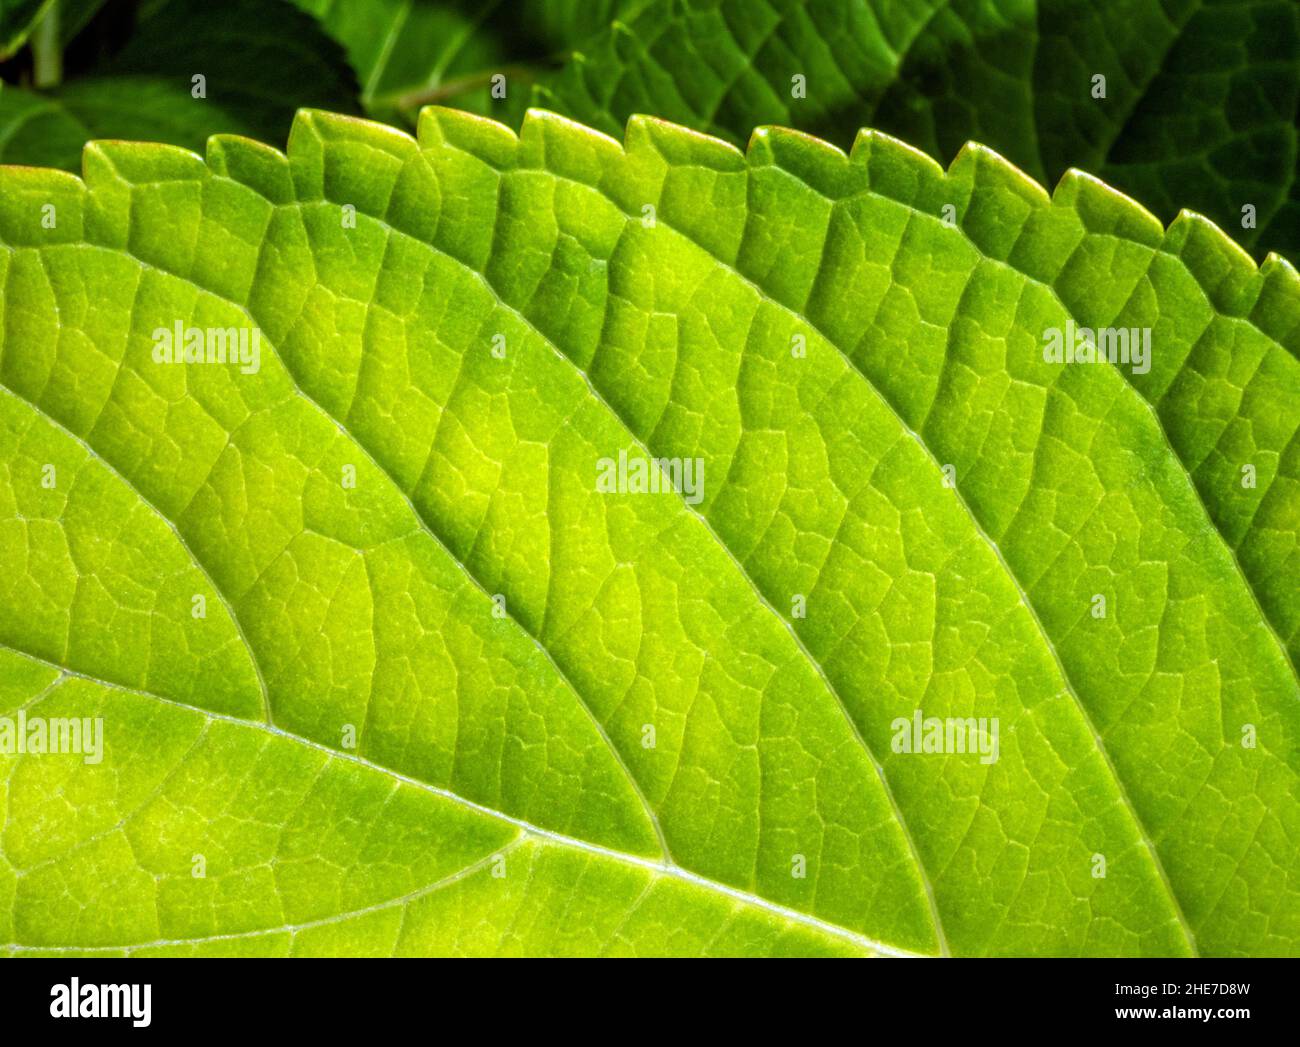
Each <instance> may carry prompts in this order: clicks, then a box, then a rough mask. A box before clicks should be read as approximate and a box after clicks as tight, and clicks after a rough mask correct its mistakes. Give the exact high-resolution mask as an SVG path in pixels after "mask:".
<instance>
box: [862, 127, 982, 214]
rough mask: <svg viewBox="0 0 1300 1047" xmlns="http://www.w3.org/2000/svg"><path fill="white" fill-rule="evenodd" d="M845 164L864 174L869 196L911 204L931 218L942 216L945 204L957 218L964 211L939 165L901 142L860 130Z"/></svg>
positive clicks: (897, 139) (918, 150) (890, 137)
mask: <svg viewBox="0 0 1300 1047" xmlns="http://www.w3.org/2000/svg"><path fill="white" fill-rule="evenodd" d="M849 163H850V164H852V165H853V166H854V167H858V168H861V169H862V170H863V171H865V172H866V178H867V188H868V189H869V190H871V191H873V192H876V193H878V194H881V195H884V196H888V197H890V198H891V199H895V200H908V201H911V202H912V206H915V207H917V208H919V209H921V210H924V211H927V212H929V213H932V214H942V213H943V207H944V206H945V205H946V204H952V205H953V206H954V207H955V208H956V212H957V216H958V217H959V216H960V215H961V212H962V211H964V210H965V207H966V200H965V198H964V197H962V198H961V199H957V198H956V197H955V196H954V194H953V193H952V192H951V191H950V190H949V188H948V184H949V183H948V173H947V172H946V171H945V170H944V169H943V165H942V164H940V163H939V162H938V161H937V160H935V159H934V158H933V157H932V156H930V154H929V153H925V152H922V151H921V150H920V149H916V148H914V147H913V146H911V145H908V143H907V142H904V141H903V140H902V139H901V138H895V137H894V136H893V135H889V134H885V132H883V131H877V130H875V129H874V128H871V127H864V128H862V130H860V131H859V132H858V134H857V137H856V138H854V140H853V148H852V149H850V151H849Z"/></svg>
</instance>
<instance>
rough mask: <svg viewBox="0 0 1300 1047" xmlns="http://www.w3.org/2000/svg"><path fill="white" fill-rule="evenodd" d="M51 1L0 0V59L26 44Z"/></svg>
mask: <svg viewBox="0 0 1300 1047" xmlns="http://www.w3.org/2000/svg"><path fill="white" fill-rule="evenodd" d="M52 3H53V0H0V59H4V58H8V57H9V56H10V55H12V54H13V53H14V52H15V51H17V50H18V49H19V48H20V47H22V46H23V44H25V43H26V42H27V38H28V37H29V36H30V35H31V33H32V30H33V29H34V28H35V27H36V23H37V22H39V21H40V18H41V15H43V14H44V13H45V9H46V8H48V7H49V6H50V5H51V4H52Z"/></svg>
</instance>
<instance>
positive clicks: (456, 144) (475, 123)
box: [415, 105, 526, 169]
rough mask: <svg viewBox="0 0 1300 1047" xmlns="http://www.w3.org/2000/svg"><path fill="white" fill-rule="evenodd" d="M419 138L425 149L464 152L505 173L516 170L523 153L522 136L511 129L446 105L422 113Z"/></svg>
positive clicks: (418, 132)
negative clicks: (518, 155)
mask: <svg viewBox="0 0 1300 1047" xmlns="http://www.w3.org/2000/svg"><path fill="white" fill-rule="evenodd" d="M525 119H526V118H525ZM415 138H416V141H417V142H419V143H420V148H421V149H429V150H433V149H445V148H448V147H450V148H454V149H461V150H463V151H465V152H468V153H472V154H473V155H475V156H479V157H481V158H482V159H484V160H486V161H487V162H488V163H490V164H492V165H493V166H494V167H499V168H502V169H505V168H508V167H511V166H513V164H514V160H515V157H516V155H517V153H518V151H519V136H518V135H517V134H515V132H514V131H513V130H512V129H511V128H510V127H508V126H507V125H505V124H503V123H501V122H500V121H497V120H493V119H491V118H490V117H486V116H479V115H478V114H477V113H467V112H465V110H463V109H453V108H451V107H450V106H445V105H426V106H424V107H423V108H422V109H421V110H420V116H419V119H418V121H417V125H416V132H415Z"/></svg>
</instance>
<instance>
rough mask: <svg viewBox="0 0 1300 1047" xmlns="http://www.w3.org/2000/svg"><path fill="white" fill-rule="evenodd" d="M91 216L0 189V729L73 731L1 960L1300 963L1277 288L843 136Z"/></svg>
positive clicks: (49, 199) (119, 154)
mask: <svg viewBox="0 0 1300 1047" xmlns="http://www.w3.org/2000/svg"><path fill="white" fill-rule="evenodd" d="M84 179H85V181H84V182H82V181H81V180H79V179H77V178H74V177H72V176H70V175H66V174H60V173H56V172H49V171H32V170H25V169H16V168H11V169H2V170H0V244H3V249H2V250H0V286H3V289H4V290H3V297H0V310H2V313H0V333H2V334H3V341H2V342H0V387H2V388H0V462H3V463H5V468H4V469H3V470H0V505H2V506H3V509H2V510H0V521H2V523H0V567H2V569H0V578H2V579H3V582H2V583H0V645H2V646H3V648H4V649H5V650H6V651H7V654H6V656H5V658H4V660H3V663H0V709H3V710H7V711H8V713H9V715H10V717H11V718H13V717H16V712H17V710H19V709H20V708H21V709H22V710H23V712H24V715H25V716H46V717H54V716H65V717H66V716H74V715H75V716H80V717H89V718H92V719H93V718H94V717H97V716H98V717H102V719H103V723H104V757H103V760H102V762H101V763H98V764H96V763H86V762H85V761H84V760H83V759H82V758H81V757H79V756H75V755H72V756H69V755H52V754H45V755H39V756H38V755H30V754H28V755H14V756H9V757H4V762H5V766H4V768H2V769H0V782H4V783H5V784H4V785H3V787H0V810H4V811H5V812H6V815H5V817H6V822H5V826H4V830H3V833H0V855H2V857H0V941H4V942H7V943H9V944H8V949H9V950H10V951H11V952H22V953H27V952H42V951H76V952H80V951H95V950H104V951H130V952H150V953H153V952H163V953H185V954H194V953H225V952H273V953H290V952H292V953H296V954H320V953H329V954H334V953H348V954H351V953H383V954H392V953H439V954H441V953H472V954H482V953H496V952H519V953H528V954H539V953H591V952H598V951H610V952H617V953H623V952H639V953H646V952H655V953H671V954H694V953H716V954H746V955H749V954H769V953H793V954H811V953H819V954H824V953H834V954H846V953H874V952H886V953H889V952H908V953H912V952H915V953H925V954H936V953H945V954H946V953H951V954H954V955H962V956H969V955H1001V954H1035V955H1067V954H1069V955H1074V954H1084V955H1098V954H1105V955H1113V954H1123V955H1130V954H1131V955H1185V954H1193V953H1195V954H1206V955H1246V954H1256V955H1258V954H1289V955H1295V954H1296V953H1297V952H1300V886H1298V885H1300V876H1297V872H1298V871H1300V855H1298V853H1297V840H1300V802H1298V801H1297V797H1300V759H1298V757H1297V752H1298V751H1300V749H1298V748H1297V745H1296V742H1297V737H1298V732H1300V685H1298V684H1297V677H1296V672H1295V669H1294V665H1293V663H1292V661H1290V660H1289V658H1288V650H1290V652H1291V654H1292V656H1294V653H1295V650H1296V640H1297V634H1298V629H1300V598H1298V597H1297V592H1300V587H1297V585H1296V581H1297V574H1298V573H1300V554H1298V553H1297V530H1298V528H1300V488H1298V486H1297V485H1298V484H1300V441H1297V439H1296V428H1297V425H1298V424H1300V410H1297V407H1298V406H1300V359H1298V358H1297V351H1298V349H1300V345H1298V340H1300V277H1298V276H1297V274H1296V272H1295V270H1293V269H1292V268H1291V267H1290V266H1289V265H1288V264H1287V263H1285V262H1284V261H1282V260H1281V259H1279V258H1277V257H1271V258H1270V259H1269V260H1268V261H1267V262H1266V263H1265V265H1264V266H1263V267H1261V268H1259V269H1256V268H1255V266H1254V264H1253V262H1251V261H1250V259H1249V258H1248V257H1247V256H1246V255H1245V254H1244V253H1243V252H1242V251H1241V250H1240V249H1239V248H1237V247H1236V246H1235V245H1233V244H1232V243H1231V241H1229V240H1228V239H1227V238H1226V237H1224V236H1223V234H1222V233H1220V232H1219V231H1218V230H1217V229H1215V228H1214V227H1213V226H1211V225H1209V223H1207V222H1205V221H1204V220H1203V219H1199V218H1196V217H1194V216H1191V215H1187V216H1183V217H1181V218H1179V220H1178V221H1176V222H1175V223H1174V224H1173V226H1172V227H1171V228H1170V229H1169V230H1167V231H1166V230H1164V229H1163V228H1162V227H1161V226H1160V224H1159V223H1158V222H1157V221H1156V220H1155V219H1153V218H1152V216H1150V215H1149V214H1147V213H1146V212H1144V211H1142V210H1141V209H1140V208H1139V207H1138V206H1137V205H1136V204H1134V203H1133V202H1132V201H1130V200H1128V199H1126V198H1124V197H1122V196H1120V195H1119V194H1117V193H1116V192H1114V191H1113V190H1111V189H1109V188H1108V187H1106V186H1105V185H1104V184H1102V183H1100V182H1098V181H1096V180H1094V179H1092V178H1090V177H1088V176H1086V175H1080V174H1077V173H1076V174H1071V175H1070V176H1068V177H1067V178H1066V179H1064V180H1063V181H1062V183H1061V185H1060V186H1059V187H1058V188H1057V190H1056V192H1055V194H1054V195H1053V196H1052V197H1051V198H1049V197H1048V196H1047V194H1046V193H1045V192H1044V191H1043V190H1042V189H1041V188H1040V187H1039V186H1038V185H1036V184H1035V183H1033V182H1032V181H1031V180H1030V179H1028V178H1027V177H1026V176H1025V175H1023V174H1021V173H1020V172H1019V171H1017V170H1016V169H1014V168H1012V167H1011V166H1010V165H1009V164H1007V163H1006V162H1005V161H1003V160H1002V159H1001V158H999V157H997V156H996V155H995V154H993V153H991V152H989V151H988V150H986V149H983V148H981V147H975V146H972V147H968V148H967V149H965V150H963V151H962V152H961V154H960V155H959V156H958V158H957V159H956V161H955V162H954V163H953V165H952V167H951V168H950V170H948V171H947V172H944V171H943V170H942V169H940V168H939V167H938V166H937V165H936V164H935V163H934V162H933V161H931V160H928V159H927V158H926V157H925V156H924V155H923V154H921V153H919V152H916V151H914V150H911V149H909V148H908V147H906V146H904V145H902V144H901V143H900V142H898V141H896V140H894V139H892V138H889V137H887V136H885V135H882V134H879V133H876V132H863V133H862V134H861V135H860V136H859V137H858V139H857V140H856V142H855V145H854V148H853V152H852V154H851V155H849V156H846V155H845V154H843V153H841V152H839V151H837V150H836V149H834V148H833V147H831V146H829V145H827V144H826V143H824V142H822V141H819V140H817V139H814V138H810V137H807V136H804V135H800V134H797V133H795V132H791V131H782V130H774V129H760V130H759V131H757V132H756V133H755V134H754V135H753V137H752V140H751V144H750V147H749V149H748V151H747V152H746V153H744V154H742V153H740V152H738V151H737V150H735V149H734V148H733V147H731V146H729V145H727V144H725V143H723V142H721V141H718V140H715V139H710V138H706V137H703V136H700V135H698V134H695V133H693V132H690V131H688V130H686V129H684V128H681V127H677V126H674V125H671V124H668V123H665V122H663V121H658V120H653V119H646V118H637V119H635V120H633V121H631V122H630V124H629V126H628V128H627V132H626V143H625V145H622V144H620V143H618V142H616V141H613V140H611V139H607V138H605V137H604V136H602V135H600V134H598V133H595V132H593V131H591V130H589V129H587V128H585V127H582V126H580V125H577V124H573V123H570V122H568V121H566V120H564V119H562V118H560V117H557V116H554V115H551V114H548V113H543V112H533V113H531V114H530V115H529V117H528V119H527V120H526V121H525V122H524V125H523V128H522V131H521V133H520V135H519V137H517V138H516V136H515V135H514V133H513V132H511V131H510V130H508V129H507V128H506V127H504V126H502V125H500V124H497V123H493V122H491V121H487V120H484V119H482V118H478V117H474V116H471V115H469V114H465V113H461V112H455V111H451V110H439V109H430V110H426V111H425V113H424V114H423V116H422V118H421V121H420V127H419V138H418V141H417V140H413V139H412V138H410V137H408V136H406V135H404V134H401V133H399V132H397V131H394V130H392V129H391V128H387V127H383V126H381V125H378V124H372V123H368V122H364V121H360V120H356V119H352V118H348V117H342V116H334V115H328V114H323V113H316V112H312V113H303V114H301V115H300V116H299V117H298V119H297V120H296V122H295V124H294V129H293V133H292V135H291V137H290V139H289V145H288V153H287V156H286V155H282V154H280V153H278V152H276V151H274V150H273V149H271V148H269V147H267V146H264V145H259V144H257V143H254V142H252V141H249V140H246V139H240V138H232V137H216V138H214V139H213V140H212V141H211V142H210V144H209V148H208V152H207V157H206V161H204V160H200V159H199V158H198V157H196V156H193V155H191V154H188V153H185V152H183V151H180V150H177V149H174V148H168V147H165V146H159V145H140V144H124V143H108V142H104V143H97V144H94V145H92V146H91V147H90V148H89V149H87V151H86V153H85V168H84ZM50 207H53V211H50V210H49V208H50ZM352 208H354V209H355V222H353V221H352V220H351V218H352V215H353V212H352V211H351V210H350V209H352ZM51 215H53V216H54V217H55V220H54V221H53V223H51V221H50V218H51ZM51 224H52V227H49V226H50V225H51ZM177 323H180V324H181V325H182V327H193V328H196V329H200V330H203V329H208V328H211V329H214V330H215V329H227V328H236V329H240V328H242V329H244V330H246V331H249V335H248V337H249V338H251V337H252V334H251V329H253V328H256V330H257V331H259V332H260V333H261V335H262V337H263V341H262V342H261V354H260V357H259V359H258V364H259V366H258V367H257V368H256V369H255V370H254V369H249V368H241V367H238V366H232V365H231V364H230V363H225V364H222V363H216V362H194V363H189V364H178V363H159V362H155V361H156V359H157V358H158V355H157V351H158V347H159V346H160V345H162V344H163V342H162V340H161V339H160V337H159V336H158V333H157V332H158V331H159V330H163V331H170V330H173V329H174V327H175V325H176V324H177ZM1070 324H1077V325H1080V326H1082V325H1090V326H1093V327H1105V326H1114V327H1121V326H1123V327H1137V328H1139V329H1140V328H1143V327H1150V328H1151V356H1150V363H1151V367H1150V370H1149V372H1146V373H1138V374H1134V373H1132V370H1131V369H1130V368H1129V367H1127V366H1123V365H1120V366H1114V365H1112V364H1110V363H1108V362H1102V363H1091V364H1090V363H1084V362H1077V363H1073V364H1057V363H1050V362H1047V361H1046V360H1045V358H1044V353H1043V345H1044V340H1045V334H1046V333H1047V332H1048V331H1049V330H1051V329H1058V330H1064V329H1066V328H1067V326H1068V325H1070ZM250 346H251V342H250ZM249 362H250V363H251V359H250V360H249ZM246 371H247V372H248V373H245V372H246ZM620 454H622V455H625V456H628V460H629V461H632V462H635V461H644V460H645V456H647V455H650V456H654V457H656V458H661V459H664V460H665V463H666V466H668V467H672V468H675V469H677V477H678V480H679V481H683V482H680V483H679V485H678V486H679V488H680V490H679V489H675V488H674V487H673V485H670V484H667V483H666V482H664V483H660V484H658V485H656V487H657V491H654V492H639V491H638V490H637V488H636V485H635V483H629V484H615V485H614V489H612V490H610V489H608V485H607V484H606V483H605V482H604V480H602V477H603V478H605V479H608V478H609V475H610V474H609V465H610V462H611V461H617V460H618V459H619V457H620ZM673 459H680V460H681V461H680V463H678V464H676V465H674V463H673V462H672V460H673ZM695 459H699V460H701V462H702V463H703V464H702V469H703V473H702V476H703V484H702V487H701V488H699V489H697V488H695V487H694V486H693V485H691V484H690V483H687V482H684V480H686V479H689V476H690V475H691V474H687V473H684V472H683V471H682V469H683V468H684V465H685V463H687V462H694V460H695ZM1244 465H1252V466H1253V467H1254V470H1255V478H1256V481H1257V482H1256V485H1255V486H1254V487H1248V486H1243V484H1242V478H1243V475H1244V474H1243V472H1242V468H1241V467H1242V466H1244ZM654 475H655V476H656V477H662V476H663V475H664V474H662V473H655V474H654ZM694 475H697V476H698V475H700V474H694ZM47 477H50V478H53V482H52V483H50V482H49V481H47V480H46V478H47ZM624 479H626V477H624ZM697 493H698V495H699V497H696V496H695V495H696V494H697ZM196 596H202V597H203V598H204V604H205V606H206V614H205V616H203V617H195V614H194V610H193V609H194V607H195V606H196V603H195V600H194V598H195V597H196ZM1098 597H1104V599H1105V604H1104V609H1103V613H1102V614H1100V615H1099V614H1097V611H1098V608H1099V604H1098V599H1097V598H1098ZM918 715H919V716H921V717H929V718H943V719H950V720H951V721H952V723H953V725H954V727H964V726H965V725H964V721H965V720H966V719H967V718H972V719H975V720H976V721H978V720H981V719H982V720H984V721H985V722H984V724H983V728H984V729H983V732H982V733H979V732H972V733H969V734H963V735H960V738H961V740H962V741H963V743H964V742H965V741H966V739H967V738H969V742H970V745H969V746H967V745H965V744H963V746H962V747H961V751H956V748H957V747H956V745H955V742H956V740H957V739H958V737H959V736H958V735H957V734H956V733H954V734H953V736H952V741H951V743H950V742H945V744H944V746H943V749H942V751H938V752H935V751H929V752H905V751H900V748H901V746H900V745H899V741H900V739H901V738H902V737H905V736H906V737H909V738H910V730H909V729H908V725H909V724H910V723H912V722H913V718H914V717H916V716H918ZM900 721H901V723H902V728H901V729H900V727H899V722H900ZM977 726H978V724H977ZM995 730H996V731H997V735H996V737H997V738H998V746H997V750H996V758H993V759H989V758H986V757H992V756H993V755H994V753H993V751H992V749H991V747H989V748H987V749H986V750H985V751H984V752H983V753H982V752H981V751H978V750H977V748H976V746H977V740H978V742H979V743H980V744H983V743H987V742H989V741H990V740H991V739H992V737H993V734H992V732H993V731H995ZM904 732H906V733H904ZM200 865H201V866H202V869H203V872H204V875H203V876H201V877H200V876H196V875H195V870H196V869H197V868H199V866H200ZM801 873H802V875H800V874H801Z"/></svg>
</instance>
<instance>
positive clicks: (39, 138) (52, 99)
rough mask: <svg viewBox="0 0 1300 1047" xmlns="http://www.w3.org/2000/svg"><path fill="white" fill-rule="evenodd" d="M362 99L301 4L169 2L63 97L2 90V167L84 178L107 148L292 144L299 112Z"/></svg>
mask: <svg viewBox="0 0 1300 1047" xmlns="http://www.w3.org/2000/svg"><path fill="white" fill-rule="evenodd" d="M196 76H199V77H202V78H203V82H202V84H199V85H196V82H195V79H194V78H195V77H196ZM355 99H356V84H355V82H354V79H353V76H352V73H351V71H350V70H349V68H348V65H347V62H346V60H345V59H344V56H343V54H342V52H341V50H340V49H339V47H338V45H337V44H335V43H334V42H333V41H331V40H330V39H329V38H328V37H326V36H325V35H324V34H323V33H322V32H321V31H320V29H319V28H318V27H317V26H316V24H315V22H314V21H313V20H312V19H311V18H309V17H308V16H306V15H304V14H302V13H301V12H299V11H296V10H295V9H293V8H292V7H291V6H290V5H288V4H272V5H267V4H264V3H260V2H258V0H234V2H232V3H227V4H222V5H219V6H218V5H214V4H198V3H192V2H190V0H169V2H168V3H165V4H164V5H162V7H161V8H160V9H159V10H157V11H155V12H152V13H150V14H149V15H148V17H147V18H144V19H143V21H142V23H141V25H140V26H139V28H138V29H137V30H136V32H135V33H134V34H133V35H132V37H131V39H130V41H129V43H128V44H127V46H126V47H125V48H123V50H122V51H121V52H120V53H119V54H117V55H114V56H113V57H112V58H110V59H108V60H106V61H104V62H102V63H100V64H99V65H97V66H96V67H95V68H94V69H93V70H92V71H91V72H90V73H88V74H87V75H85V76H83V77H80V78H76V79H72V80H69V81H68V82H67V83H65V84H64V85H62V86H61V87H60V88H59V89H58V90H56V91H51V92H48V93H36V92H30V91H25V90H22V89H20V88H17V87H11V86H7V85H4V86H0V160H3V161H4V162H6V163H16V164H30V165H35V166H49V167H62V168H64V169H67V170H75V169H77V168H78V167H79V166H80V164H81V150H82V148H83V146H84V145H85V143H86V142H87V141H89V140H91V139H95V138H123V139H139V140H146V141H161V142H168V143H171V144H174V145H181V146H185V147H187V148H190V149H202V148H203V144H204V142H206V141H207V139H208V137H209V136H211V135H213V134H217V133H237V134H246V135H250V136H254V137H258V138H271V139H281V138H283V137H284V135H285V134H286V133H287V131H288V128H289V126H290V123H291V122H292V120H293V114H294V112H295V111H296V110H297V109H299V108H301V107H304V106H326V107H329V108H332V109H338V110H343V111H348V112H350V111H354V110H355V107H356V102H355Z"/></svg>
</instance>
